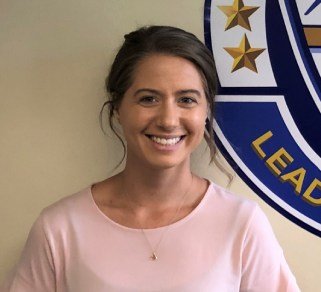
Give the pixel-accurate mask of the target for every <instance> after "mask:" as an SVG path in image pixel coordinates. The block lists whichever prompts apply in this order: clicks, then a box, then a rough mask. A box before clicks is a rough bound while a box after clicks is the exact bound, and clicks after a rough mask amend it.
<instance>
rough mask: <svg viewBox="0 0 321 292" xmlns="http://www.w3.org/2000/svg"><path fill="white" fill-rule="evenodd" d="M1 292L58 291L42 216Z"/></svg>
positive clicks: (31, 231) (35, 224)
mask: <svg viewBox="0 0 321 292" xmlns="http://www.w3.org/2000/svg"><path fill="white" fill-rule="evenodd" d="M1 291H3V292H20V291H23V292H43V291H46V292H51V291H56V287H55V267H54V260H53V256H52V250H51V247H50V245H49V242H48V240H47V236H46V234H45V231H44V223H43V218H42V216H40V217H39V218H38V219H37V220H36V222H35V223H34V225H33V226H32V228H31V230H30V233H29V236H28V239H27V242H26V244H25V247H24V249H23V252H22V254H21V258H20V260H19V262H18V264H17V265H16V267H15V269H14V270H13V272H12V274H11V276H10V277H9V278H8V279H7V281H6V283H5V285H4V288H3V290H1Z"/></svg>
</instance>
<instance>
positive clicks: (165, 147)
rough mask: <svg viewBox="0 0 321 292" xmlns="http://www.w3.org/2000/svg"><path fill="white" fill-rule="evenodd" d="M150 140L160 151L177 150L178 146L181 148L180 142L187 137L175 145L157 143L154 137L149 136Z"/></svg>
mask: <svg viewBox="0 0 321 292" xmlns="http://www.w3.org/2000/svg"><path fill="white" fill-rule="evenodd" d="M148 139H149V141H151V142H152V145H153V146H154V147H155V148H156V149H157V150H160V151H165V152H167V151H175V150H176V149H177V148H179V146H180V144H181V143H182V142H183V140H184V139H185V137H183V138H182V139H181V140H180V141H179V142H178V143H176V144H174V145H162V144H159V143H156V142H155V141H153V140H152V139H150V138H148Z"/></svg>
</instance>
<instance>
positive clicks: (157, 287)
mask: <svg viewBox="0 0 321 292" xmlns="http://www.w3.org/2000/svg"><path fill="white" fill-rule="evenodd" d="M164 228H165V229H166V228H167V227H161V228H156V229H147V230H145V232H146V235H147V236H148V239H149V240H150V242H151V244H152V246H155V245H157V243H158V241H159V239H160V237H161V236H162V233H163V231H164ZM150 254H151V252H150V246H149V245H148V243H147V242H146V239H145V237H144V235H143V234H142V231H141V230H140V229H132V228H128V227H124V226H122V225H119V224H117V223H115V222H114V221H112V220H111V219H109V218H108V217H106V215H104V214H103V213H102V212H101V211H100V210H99V209H98V207H97V206H96V204H95V202H94V200H93V198H92V194H91V188H90V187H88V188H86V189H85V190H83V191H81V192H79V193H77V194H74V195H72V196H69V197H66V198H64V199H62V200H60V201H58V202H57V203H55V204H53V205H51V206H49V207H47V208H46V209H45V210H44V211H43V212H42V213H41V215H40V216H39V218H38V219H37V221H36V222H35V224H34V226H33V227H32V229H31V231H30V234H29V237H28V240H27V243H26V246H25V248H24V250H23V253H22V256H21V259H20V262H19V263H18V265H17V267H16V269H15V270H14V272H13V273H12V276H11V277H9V279H8V281H7V283H6V288H3V290H1V291H6V292H7V291H14V292H38V291H39V292H50V291H57V292H65V291H71V292H103V291H104V292H106V291H117V292H134V291H171V292H176V291H177V292H178V291H179V292H188V291H190V292H195V291H202V292H206V291H219V292H225V291H227V292H230V291H259V292H264V291H268V292H274V291H280V292H281V291H282V292H286V291H299V288H298V287H297V284H296V281H295V278H294V277H293V275H292V273H291V271H290V270H289V267H288V265H287V263H286V261H285V259H284V256H283V252H282V249H281V248H280V246H279V244H278V242H277V240H276V238H275V236H274V234H273V232H272V230H271V227H270V224H269V223H268V221H267V219H266V217H265V215H264V214H263V213H262V211H261V210H260V208H259V207H258V206H257V205H256V204H255V203H253V202H250V201H248V200H244V199H241V198H239V197H236V196H234V195H232V194H230V193H228V192H227V191H226V190H224V189H223V188H220V187H219V186H217V185H215V184H213V183H211V184H210V186H209V188H208V190H207V192H206V194H205V196H204V198H203V200H202V201H201V203H200V204H199V205H198V206H197V207H196V208H195V209H194V210H193V211H192V212H191V213H190V214H189V215H188V216H186V217H185V218H183V219H182V220H180V221H178V222H176V223H174V224H172V225H170V227H169V228H168V231H166V234H165V235H164V237H163V240H162V242H161V244H160V246H159V248H158V252H157V254H158V259H157V260H156V261H152V260H150V259H149V256H150Z"/></svg>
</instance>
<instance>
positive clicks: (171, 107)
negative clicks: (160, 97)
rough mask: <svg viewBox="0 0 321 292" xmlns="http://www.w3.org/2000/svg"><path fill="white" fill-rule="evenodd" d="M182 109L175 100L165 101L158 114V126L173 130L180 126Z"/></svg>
mask: <svg viewBox="0 0 321 292" xmlns="http://www.w3.org/2000/svg"><path fill="white" fill-rule="evenodd" d="M179 122H180V110H179V108H178V106H177V105H176V103H174V102H164V103H163V104H162V105H161V106H160V107H159V111H158V115H157V122H156V124H157V126H158V127H160V128H162V129H163V130H167V131H171V130H173V129H175V128H177V127H178V126H179Z"/></svg>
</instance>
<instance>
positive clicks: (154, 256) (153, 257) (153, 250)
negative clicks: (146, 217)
mask: <svg viewBox="0 0 321 292" xmlns="http://www.w3.org/2000/svg"><path fill="white" fill-rule="evenodd" d="M193 180H194V175H193V174H192V180H191V184H190V185H189V187H188V188H187V189H186V191H185V192H184V194H183V195H182V198H181V201H180V203H179V205H178V206H177V209H176V211H175V213H174V215H173V217H172V218H171V219H170V220H169V221H168V223H167V224H166V226H165V228H164V230H163V232H162V233H161V236H160V238H159V240H158V242H157V244H156V245H155V246H154V247H153V245H152V244H151V242H150V240H149V239H148V236H147V234H146V232H145V230H144V228H142V225H141V223H140V222H139V221H137V222H138V224H139V228H140V230H141V232H142V234H143V236H144V238H145V240H146V242H147V244H148V246H149V248H150V250H151V255H150V257H149V258H150V259H151V260H152V261H156V260H157V259H158V256H157V251H158V248H159V246H160V245H161V243H162V241H163V239H164V238H165V235H166V234H167V233H168V231H169V229H170V227H171V224H172V223H174V222H175V220H176V218H177V216H178V214H179V212H180V211H181V209H182V207H183V205H184V202H185V199H186V197H187V194H188V191H189V190H190V189H191V187H192V185H193ZM125 194H126V196H127V197H129V196H128V194H127V193H126V192H125ZM131 209H132V212H133V213H134V209H133V208H131Z"/></svg>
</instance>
